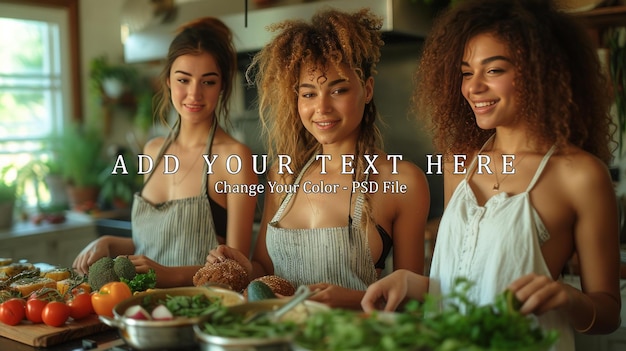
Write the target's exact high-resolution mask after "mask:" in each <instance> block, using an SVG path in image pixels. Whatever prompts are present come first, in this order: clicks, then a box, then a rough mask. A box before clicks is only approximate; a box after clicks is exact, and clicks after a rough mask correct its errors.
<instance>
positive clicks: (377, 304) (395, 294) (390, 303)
mask: <svg viewBox="0 0 626 351" xmlns="http://www.w3.org/2000/svg"><path fill="white" fill-rule="evenodd" d="M407 292H408V280H407V277H406V272H405V271H404V270H397V271H395V272H393V273H391V274H389V275H388V276H386V277H384V278H382V279H380V280H378V281H377V282H375V283H373V284H372V285H370V286H369V287H368V288H367V290H366V291H365V295H364V296H363V299H362V300H361V307H362V308H363V311H365V312H367V313H369V312H372V311H374V310H385V311H388V312H392V311H395V310H396V308H398V306H399V305H400V303H401V302H402V301H403V300H404V298H405V297H406V296H407Z"/></svg>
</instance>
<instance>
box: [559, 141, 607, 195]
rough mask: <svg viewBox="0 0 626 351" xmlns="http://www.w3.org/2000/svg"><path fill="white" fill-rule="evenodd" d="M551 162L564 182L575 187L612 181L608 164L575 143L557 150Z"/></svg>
mask: <svg viewBox="0 0 626 351" xmlns="http://www.w3.org/2000/svg"><path fill="white" fill-rule="evenodd" d="M550 163H551V166H552V167H553V169H554V170H555V171H556V172H557V174H558V176H559V177H560V178H561V179H562V181H563V182H564V184H569V185H570V186H572V187H573V188H575V189H580V188H581V187H584V186H591V187H593V186H594V184H596V185H597V184H598V182H604V181H610V177H608V175H609V170H608V166H607V165H606V164H605V163H604V162H602V160H600V159H599V158H598V157H596V156H594V155H593V154H591V153H589V152H587V151H585V150H582V149H581V148H579V147H576V146H573V145H568V146H566V147H564V148H561V149H559V150H557V151H556V152H555V153H554V154H553V155H552V157H551V158H550Z"/></svg>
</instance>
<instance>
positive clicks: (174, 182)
mask: <svg viewBox="0 0 626 351" xmlns="http://www.w3.org/2000/svg"><path fill="white" fill-rule="evenodd" d="M176 148H177V149H178V145H176ZM203 151H204V148H200V153H199V154H198V155H197V156H196V157H195V158H194V160H193V163H192V164H191V167H189V169H187V172H185V174H183V176H182V178H180V179H176V173H178V172H176V173H174V174H173V177H172V182H173V184H174V185H178V184H180V183H182V182H183V180H185V178H187V176H188V175H189V173H190V172H191V170H192V169H193V168H194V167H195V165H196V163H198V160H199V159H201V158H202V157H200V156H201V155H202V152H203Z"/></svg>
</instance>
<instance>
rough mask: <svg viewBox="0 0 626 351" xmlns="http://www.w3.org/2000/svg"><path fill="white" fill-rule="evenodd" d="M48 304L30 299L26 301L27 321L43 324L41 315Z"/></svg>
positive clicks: (44, 301)
mask: <svg viewBox="0 0 626 351" xmlns="http://www.w3.org/2000/svg"><path fill="white" fill-rule="evenodd" d="M47 304H48V301H46V300H38V299H29V300H28V301H26V319H28V320H29V321H31V322H33V323H42V322H43V319H42V318H41V315H42V312H43V309H44V307H46V305H47Z"/></svg>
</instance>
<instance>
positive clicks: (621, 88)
mask: <svg viewBox="0 0 626 351" xmlns="http://www.w3.org/2000/svg"><path fill="white" fill-rule="evenodd" d="M607 41H608V45H607V47H608V49H609V72H610V78H611V83H612V85H613V99H614V102H615V113H616V117H617V123H618V132H619V133H618V141H619V150H620V154H621V153H623V152H624V134H625V133H626V27H617V28H613V29H612V30H611V31H609V35H608V40H607Z"/></svg>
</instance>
